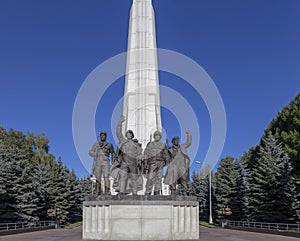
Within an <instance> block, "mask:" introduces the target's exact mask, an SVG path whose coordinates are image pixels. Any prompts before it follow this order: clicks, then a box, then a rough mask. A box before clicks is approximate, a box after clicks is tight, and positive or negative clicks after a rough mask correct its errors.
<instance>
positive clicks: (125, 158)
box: [116, 116, 142, 195]
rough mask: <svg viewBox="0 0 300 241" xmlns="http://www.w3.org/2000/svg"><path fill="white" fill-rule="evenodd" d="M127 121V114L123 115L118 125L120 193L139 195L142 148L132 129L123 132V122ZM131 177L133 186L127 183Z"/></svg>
mask: <svg viewBox="0 0 300 241" xmlns="http://www.w3.org/2000/svg"><path fill="white" fill-rule="evenodd" d="M123 122H125V116H122V117H121V119H120V122H119V124H118V126H117V131H116V132H117V137H118V139H119V145H118V151H117V158H116V159H117V161H118V162H119V163H120V183H119V191H120V192H119V194H127V193H129V192H132V194H133V195H137V191H138V177H139V173H138V160H140V159H141V157H142V148H141V146H140V145H139V143H138V141H137V140H135V139H133V138H134V134H133V131H132V130H127V131H126V133H125V136H124V135H123V134H122V124H123ZM128 179H130V183H131V188H128V186H129V185H127V184H128V183H129V182H128Z"/></svg>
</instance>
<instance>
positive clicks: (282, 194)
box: [250, 133, 295, 222]
mask: <svg viewBox="0 0 300 241" xmlns="http://www.w3.org/2000/svg"><path fill="white" fill-rule="evenodd" d="M262 144H263V145H262V146H261V147H260V150H259V158H258V160H257V163H256V165H255V166H254V167H253V169H252V175H251V180H250V192H251V200H250V212H251V218H252V219H253V220H255V221H266V222H284V221H285V222H286V221H287V220H294V219H295V212H294V210H293V203H294V201H295V186H294V182H293V178H292V176H291V171H292V168H291V166H290V162H289V157H288V155H287V154H286V153H285V152H284V151H283V148H282V147H281V145H280V144H278V143H277V141H276V139H275V137H274V136H273V135H272V134H271V133H269V135H268V136H266V137H264V138H263V140H262Z"/></svg>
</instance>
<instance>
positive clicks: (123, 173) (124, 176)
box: [120, 164, 129, 194]
mask: <svg viewBox="0 0 300 241" xmlns="http://www.w3.org/2000/svg"><path fill="white" fill-rule="evenodd" d="M128 171H129V167H128V166H127V165H125V164H122V165H121V170H120V172H121V178H120V194H125V193H126V187H127V180H128Z"/></svg>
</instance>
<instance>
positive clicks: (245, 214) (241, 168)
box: [228, 153, 250, 220]
mask: <svg viewBox="0 0 300 241" xmlns="http://www.w3.org/2000/svg"><path fill="white" fill-rule="evenodd" d="M248 161H249V155H248V154H247V153H246V154H244V156H242V157H241V158H239V159H238V160H237V161H236V162H235V163H234V172H235V186H234V187H233V197H232V198H231V200H230V201H229V203H228V206H229V207H230V208H231V211H232V215H231V217H230V218H231V219H233V220H248V219H249V195H250V184H249V179H250V170H249V168H248Z"/></svg>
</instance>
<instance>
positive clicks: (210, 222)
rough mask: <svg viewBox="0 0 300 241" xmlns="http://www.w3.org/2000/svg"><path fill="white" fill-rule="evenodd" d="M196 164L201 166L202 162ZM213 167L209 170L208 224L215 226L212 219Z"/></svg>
mask: <svg viewBox="0 0 300 241" xmlns="http://www.w3.org/2000/svg"><path fill="white" fill-rule="evenodd" d="M195 163H196V164H198V165H199V164H201V162H200V161H195ZM211 172H212V169H211V167H210V168H209V218H208V223H209V224H213V218H212V185H211Z"/></svg>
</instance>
